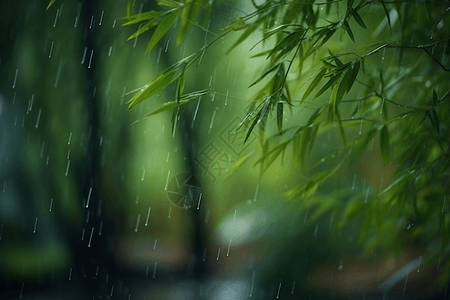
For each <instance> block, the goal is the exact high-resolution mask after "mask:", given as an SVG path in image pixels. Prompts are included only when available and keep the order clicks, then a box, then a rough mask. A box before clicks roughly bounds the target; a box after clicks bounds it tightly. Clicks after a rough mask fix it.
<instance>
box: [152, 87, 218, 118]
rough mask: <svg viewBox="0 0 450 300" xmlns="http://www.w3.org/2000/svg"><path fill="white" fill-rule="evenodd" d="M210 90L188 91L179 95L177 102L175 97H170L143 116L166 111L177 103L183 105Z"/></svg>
mask: <svg viewBox="0 0 450 300" xmlns="http://www.w3.org/2000/svg"><path fill="white" fill-rule="evenodd" d="M210 92H211V91H210V90H202V91H197V92H193V93H189V94H186V95H183V96H181V97H180V101H179V103H177V99H172V100H170V101H168V102H166V103H164V104H163V105H161V106H160V107H159V108H157V109H155V110H154V111H152V112H151V113H149V114H148V115H146V116H145V117H144V118H147V117H150V116H153V115H156V114H159V113H162V112H164V111H167V110H169V109H173V108H175V107H176V106H177V104H179V105H185V104H187V103H189V102H191V101H193V100H196V99H198V98H200V97H203V96H205V95H207V94H209V93H210Z"/></svg>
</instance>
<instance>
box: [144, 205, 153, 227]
mask: <svg viewBox="0 0 450 300" xmlns="http://www.w3.org/2000/svg"><path fill="white" fill-rule="evenodd" d="M151 211H152V208H151V207H149V208H148V212H147V219H146V220H145V226H148V219H149V218H150V212H151Z"/></svg>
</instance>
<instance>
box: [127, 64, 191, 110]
mask: <svg viewBox="0 0 450 300" xmlns="http://www.w3.org/2000/svg"><path fill="white" fill-rule="evenodd" d="M174 66H175V65H173V66H171V67H169V68H167V69H166V70H165V71H163V72H162V73H161V74H160V75H159V76H158V77H156V78H155V79H154V80H153V81H152V82H151V83H150V84H149V85H148V86H147V88H145V89H144V90H142V91H140V92H139V93H137V94H136V95H135V96H134V97H133V98H131V100H130V101H129V105H128V110H130V109H132V108H133V107H135V106H136V105H138V104H139V103H141V102H142V101H144V100H146V99H148V98H150V97H151V96H153V95H155V94H157V93H159V92H160V91H162V90H163V89H165V88H166V87H167V86H168V85H170V84H171V83H172V82H174V81H175V80H177V79H178V78H179V77H180V76H181V74H182V72H183V70H182V69H183V68H180V67H179V66H177V67H174Z"/></svg>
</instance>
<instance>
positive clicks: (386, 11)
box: [379, 0, 392, 30]
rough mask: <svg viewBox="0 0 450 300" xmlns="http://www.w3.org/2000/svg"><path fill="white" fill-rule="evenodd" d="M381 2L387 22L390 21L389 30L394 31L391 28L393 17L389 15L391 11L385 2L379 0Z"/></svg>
mask: <svg viewBox="0 0 450 300" xmlns="http://www.w3.org/2000/svg"><path fill="white" fill-rule="evenodd" d="M379 1H380V3H381V5H382V6H383V10H384V13H385V14H386V18H387V21H388V25H389V29H391V30H392V27H391V16H390V15H389V11H388V10H387V7H386V4H385V3H384V0H379Z"/></svg>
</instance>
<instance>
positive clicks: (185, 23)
mask: <svg viewBox="0 0 450 300" xmlns="http://www.w3.org/2000/svg"><path fill="white" fill-rule="evenodd" d="M201 2H202V1H201V0H186V1H185V4H184V8H183V9H182V12H181V18H180V21H181V24H180V30H179V31H178V36H177V45H181V43H182V42H183V40H184V39H185V38H186V35H187V34H188V32H189V30H190V29H191V28H192V26H193V25H194V24H196V23H197V21H198V20H197V19H198V16H199V14H200V10H201V9H202V3H201Z"/></svg>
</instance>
